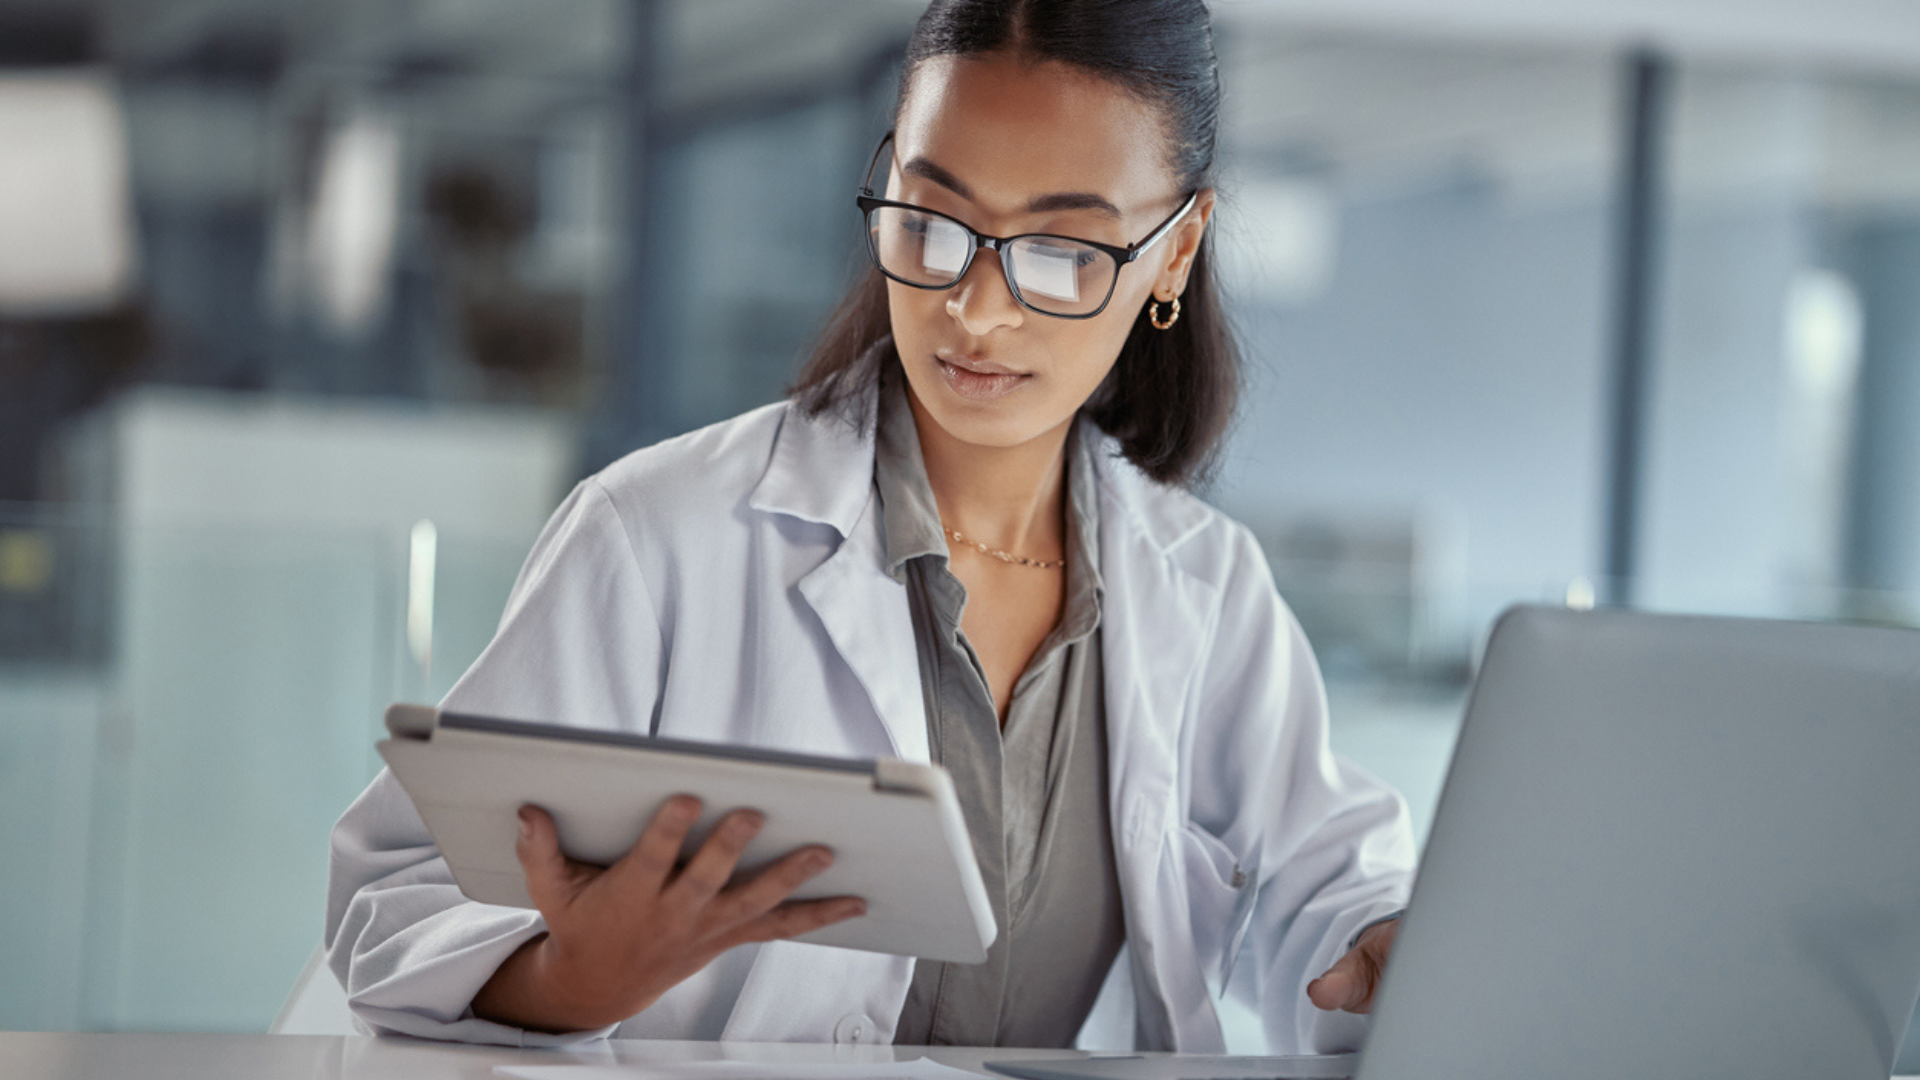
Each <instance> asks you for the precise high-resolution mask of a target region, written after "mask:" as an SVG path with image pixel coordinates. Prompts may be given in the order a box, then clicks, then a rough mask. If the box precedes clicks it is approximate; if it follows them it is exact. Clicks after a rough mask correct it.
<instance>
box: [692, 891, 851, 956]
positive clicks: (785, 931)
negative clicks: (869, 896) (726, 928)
mask: <svg viewBox="0 0 1920 1080" xmlns="http://www.w3.org/2000/svg"><path fill="white" fill-rule="evenodd" d="M866 913H867V902H866V901H865V900H862V899H860V898H859V897H857V896H834V897H829V898H828V899H825V900H794V901H791V902H789V903H785V904H781V905H780V906H779V907H776V908H774V909H773V910H772V911H769V912H767V913H766V914H764V915H761V916H760V917H759V918H756V919H750V920H748V921H746V922H744V923H741V924H740V925H739V926H737V927H735V928H734V929H733V930H732V931H731V932H729V933H727V934H726V935H724V938H723V940H725V942H726V945H727V947H728V948H732V947H733V946H735V945H744V944H746V943H748V942H754V941H781V940H784V939H786V938H791V937H799V936H800V935H801V934H810V933H812V932H813V931H815V930H818V929H820V928H822V927H826V926H832V925H833V924H834V923H837V922H844V921H846V920H847V919H854V918H858V917H860V916H862V915H865V914H866Z"/></svg>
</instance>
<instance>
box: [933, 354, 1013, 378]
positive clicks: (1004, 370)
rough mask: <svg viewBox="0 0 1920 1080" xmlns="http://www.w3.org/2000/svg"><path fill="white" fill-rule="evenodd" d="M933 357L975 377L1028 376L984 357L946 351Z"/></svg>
mask: <svg viewBox="0 0 1920 1080" xmlns="http://www.w3.org/2000/svg"><path fill="white" fill-rule="evenodd" d="M933 355H934V359H936V360H939V361H940V362H941V363H943V364H952V365H953V366H954V367H957V368H965V369H966V370H968V371H971V372H973V373H974V374H975V375H1024V374H1026V372H1024V371H1015V370H1013V369H1012V368H1010V367H1007V366H1006V365H1004V364H996V363H993V362H991V361H989V360H987V359H986V358H984V357H975V356H960V355H957V354H955V353H950V352H945V351H941V352H936V353H934V354H933Z"/></svg>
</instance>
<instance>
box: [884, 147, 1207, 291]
mask: <svg viewBox="0 0 1920 1080" xmlns="http://www.w3.org/2000/svg"><path fill="white" fill-rule="evenodd" d="M892 141H893V132H892V131H888V132H887V133H886V134H885V135H882V136H881V137H880V145H878V146H876V147H874V148H873V160H872V161H869V162H867V175H866V179H864V180H862V181H861V183H860V194H859V195H857V196H855V197H854V202H855V203H856V204H857V205H858V206H859V207H860V219H861V222H862V224H864V225H865V226H866V234H867V256H868V257H869V258H871V259H872V260H873V266H874V269H876V270H878V271H880V273H882V274H884V275H885V276H886V277H888V278H889V279H891V280H893V281H898V282H899V283H900V284H902V285H906V286H909V287H911V288H915V289H929V290H939V289H951V288H953V287H954V286H955V285H958V284H960V281H961V279H962V278H964V277H966V276H967V271H968V270H971V269H973V257H974V255H976V254H978V253H979V251H980V249H981V248H986V249H988V250H990V251H992V252H994V253H995V254H997V255H999V256H1000V270H1001V272H1002V274H1004V275H1005V277H1006V279H1007V291H1009V292H1011V293H1012V294H1013V298H1014V299H1015V300H1017V301H1019V302H1020V306H1021V307H1023V308H1026V309H1027V310H1028V311H1031V312H1034V313H1035V314H1038V315H1045V316H1047V317H1049V318H1054V319H1091V318H1093V317H1094V316H1096V315H1098V314H1100V313H1101V312H1103V311H1105V310H1107V305H1108V304H1109V303H1111V302H1112V301H1113V291H1114V289H1116V288H1117V287H1119V284H1120V271H1121V270H1122V269H1123V268H1125V267H1126V265H1127V264H1128V263H1131V262H1134V261H1135V260H1137V259H1139V258H1140V256H1141V255H1144V254H1146V251H1147V249H1148V248H1151V247H1152V246H1153V245H1154V244H1156V243H1158V242H1159V240H1160V238H1161V237H1163V236H1165V235H1166V234H1167V233H1168V232H1169V231H1171V230H1172V229H1173V226H1174V224H1175V223H1176V222H1178V221H1179V220H1180V219H1181V218H1183V217H1185V216H1186V213H1187V211H1189V210H1191V209H1193V204H1194V203H1196V202H1198V201H1199V200H1200V191H1199V189H1197V188H1196V189H1194V191H1193V193H1192V194H1190V195H1188V196H1187V201H1186V202H1185V203H1183V204H1181V206H1180V209H1178V210H1175V211H1174V212H1173V216H1171V217H1169V218H1167V220H1165V221H1163V222H1161V223H1160V224H1159V226H1158V227H1156V228H1155V229H1154V230H1153V231H1152V232H1151V233H1148V234H1147V237H1146V239H1144V240H1141V241H1140V242H1138V243H1134V244H1128V245H1126V246H1125V247H1120V246H1116V245H1114V244H1103V243H1101V242H1100V241H1098V240H1087V239H1083V238H1081V237H1078V236H1062V235H1060V234H1059V233H1019V234H1017V235H1014V236H988V235H987V234H985V233H982V232H977V231H975V230H974V229H973V228H972V227H971V226H969V225H968V224H967V223H966V222H964V221H961V220H960V219H959V218H956V217H954V216H952V215H951V214H943V213H941V212H940V211H938V210H929V209H927V208H926V207H924V206H915V205H914V204H912V203H906V202H896V201H895V200H892V199H883V198H880V197H879V196H877V195H875V194H874V193H873V170H875V169H877V168H879V167H880V154H881V152H882V151H884V150H886V148H887V144H888V143H890V142H892ZM887 206H892V207H898V208H900V209H902V210H912V211H914V212H915V213H920V214H931V215H933V216H934V217H937V218H943V219H945V220H947V221H951V222H953V223H954V224H955V225H956V226H958V227H959V228H960V229H961V230H962V231H963V232H965V233H966V234H967V236H969V237H971V238H972V240H973V242H972V243H971V244H969V245H967V259H966V261H965V262H963V263H961V264H960V270H959V272H958V273H956V274H954V276H953V280H952V281H949V282H947V283H946V284H945V285H922V284H920V283H919V282H917V281H908V280H906V279H905V278H902V277H900V276H898V275H896V274H893V273H891V272H889V271H888V270H887V268H886V267H885V266H883V265H881V263H880V252H879V251H877V250H875V248H874V241H873V212H874V211H875V210H878V209H880V208H882V207H887ZM1034 237H1040V238H1043V239H1047V240H1066V241H1069V242H1071V243H1075V244H1085V245H1086V246H1088V247H1090V248H1094V249H1096V250H1099V251H1102V252H1105V253H1106V255H1107V256H1108V257H1109V258H1111V259H1112V260H1113V277H1112V279H1110V280H1109V281H1108V282H1107V295H1105V296H1103V297H1101V298H1100V306H1099V307H1096V308H1094V309H1093V310H1092V311H1089V312H1087V313H1086V314H1084V315H1063V314H1061V313H1059V312H1057V311H1042V310H1041V309H1039V308H1037V307H1034V306H1033V305H1032V304H1030V303H1028V302H1027V298H1026V297H1024V296H1022V295H1020V286H1019V285H1018V284H1016V281H1017V280H1018V279H1016V278H1015V277H1014V273H1013V257H1012V255H1011V254H1010V253H1009V251H1008V245H1010V244H1012V243H1013V242H1014V241H1015V240H1026V239H1031V238H1034Z"/></svg>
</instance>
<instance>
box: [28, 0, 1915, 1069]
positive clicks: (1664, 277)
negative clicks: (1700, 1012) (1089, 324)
mask: <svg viewBox="0 0 1920 1080" xmlns="http://www.w3.org/2000/svg"><path fill="white" fill-rule="evenodd" d="M921 6H922V5H921V4H920V3H919V2H918V0H540V2H537V3H535V2H528V0H339V2H334V3H328V4H311V3H299V2H295V0H169V2H168V3H165V4H154V3H144V2H138V0H61V2H32V3H23V2H22V0H0V813H4V815H5V818H6V820H7V822H8V825H9V827H8V829H7V831H6V835H5V838H4V839H0V865H4V866H5V867H6V872H5V874H4V876H3V877H0V1028H41V1029H65V1028H80V1029H95V1030H101V1029H105V1030H113V1029H139V1030H193V1031H244V1030H259V1029H261V1028H264V1027H265V1026H267V1025H268V1023H269V1022H270V1021H272V1019H273V1018H274V1016H275V1014H276V1011H277V1010H278V1009H279V1008H280V1006H281V1002H282V999H283V997H284V995H285V994H286V991H287V989H288V987H289V986H290V985H291V983H292V982H293V980H294V978H295V976H296V975H297V974H298V973H299V972H300V970H301V966H302V964H303V962H304V961H305V960H306V958H307V957H308V955H309V954H310V952H311V950H312V949H313V947H314V945H315V944H316V943H317V941H318V939H319V936H320V932H321V916H322V903H323V891H324V886H325V874H326V858H325V845H326V837H327V832H328V829H329V827H330V826H331V824H332V823H333V820H334V819H335V818H336V817H337V816H338V814H339V813H340V811H341V810H342V809H343V808H344V807H345V806H346V804H347V803H348V802H349V801H350V800H351V799H352V798H353V796H354V795H355V794H356V793H357V792H358V791H359V790H360V788H361V787H362V786H363V785H364V784H365V783H366V781H367V780H368V779H369V778H370V777H371V776H372V775H373V773H374V771H375V770H376V768H377V765H378V761H377V758H376V757H375V755H374V753H373V749H372V744H373V741H374V739H375V738H376V737H377V733H378V731H379V715H380V711H381V709H382V707H383V706H384V705H385V704H386V703H388V702H389V701H392V700H395V699H406V700H434V699H436V698H437V697H438V696H439V695H440V694H441V693H443V692H444V691H445V690H446V688H447V687H448V686H449V685H450V684H451V683H452V681H453V680H454V679H455V678H456V677H457V676H458V675H459V673H460V672H461V671H462V670H463V668H464V667H465V665H466V664H467V663H468V662H470V661H471V660H472V658H473V657H474V656H475V655H476V654H477V653H478V651H479V650H480V648H481V647H482V646H483V645H484V644H485V643H486V641H487V639H488V637H489V636H490V634H491V632H492V629H493V626H494V621H495V620H496V619H497V617H498V615H499V612H500V609H501V605H502V602H503V600H504V598H505V595H506V591H507V588H508V586H509V585H510V583H511V581H512V579H513V575H514V573H515V571H516V570H517V568H518V566H519V563H520V560H521V558H522V556H523V555H524V554H525V552H526V549H527V545H528V544H529V543H530V541H531V540H532V538H533V536H534V534H535V533H536V531H537V530H538V529H539V527H540V525H541V523H542V522H543V520H544V519H545V517H546V515H547V514H548V513H549V512H550V511H551V510H552V508H553V507H554V506H555V505H556V504H557V502H558V501H559V499H560V497H561V496H562V495H563V494H564V493H565V491H566V489H567V488H568V487H569V486H570V485H571V484H572V483H573V482H574V481H575V480H576V479H577V478H579V477H580V476H582V475H585V474H586V473H588V472H590V471H592V470H594V469H596V468H598V467H600V466H602V465H604V464H606V463H607V462H609V461H611V460H612V459H613V458H615V457H617V456H619V455H620V454H622V453H624V452H626V451H627V450H630V449H632V448H635V447H638V446H641V445H644V444H646V443H649V442H652V441H654V440H656V439H659V438H662V437H665V436H668V435H671V434H674V433H677V432H681V431H685V430H688V429H690V428H693V427H696V426H699V425H701V424H705V423H708V422H711V421H714V420H717V419H720V418H723V417H726V416H729V415H732V414H734V413H736V412H739V411H741V410H744V409H746V408H749V407H752V406H755V405H759V404H762V403H764V402H767V401H771V400H774V399H776V398H777V397H779V396H780V394H781V392H782V389H783V387H784V386H785V385H786V384H787V382H788V380H789V379H790V378H791V376H792V374H793V372H794V370H795V364H796V359H797V357H798V355H799V353H800V352H801V351H802V350H803V349H804V348H805V347H806V345H807V343H808V342H809V340H810V338H811V337H812V335H813V334H815V333H816V332H817V331H818V329H819V328H820V326H821V324H822V321H823V318H824V316H825V314H826V312H827V311H828V309H829V308H830V306H831V305H832V304H833V302H834V301H835V299H836V298H837V297H838V296H839V295H840V294H841V292H842V291H843V289H844V288H845V287H846V286H847V284H848V283H849V282H850V281H851V280H852V278H853V275H854V274H855V273H856V272H857V271H858V270H859V269H860V268H861V267H862V266H863V265H864V264H863V261H862V260H863V259H864V255H863V253H862V252H861V250H860V249H859V248H858V246H857V244H858V242H859V237H858V221H857V214H856V212H855V210H854V207H853V200H852V196H853V192H854V187H855V185H856V184H857V182H858V179H859V174H860V170H861V169H862V168H863V167H864V165H865V163H866V158H867V154H868V152H869V151H870V150H871V148H872V146H873V143H874V141H875V140H876V138H877V137H878V135H879V134H880V132H881V131H882V130H884V126H885V114H886V110H887V108H888V106H889V105H890V103H891V98H892V93H893V86H894V84H893V80H894V77H895V75H896V72H897V67H896V64H897V57H898V55H899V53H900V50H901V46H902V44H903V42H904V40H905V36H906V34H907V32H908V30H909V29H910V27H911V25H912V23H913V20H914V18H915V17H916V16H917V14H918V12H919V10H920V7H921ZM1215 7H1216V20H1217V22H1216V26H1217V38H1218V45H1219V49H1220V53H1221V60H1222V76H1223V79H1224V83H1225V89H1226V116H1225V120H1224V124H1225V127H1224V140H1223V147H1222V157H1223V162H1224V166H1225V174H1226V179H1225V184H1224V190H1223V204H1222V207H1221V209H1220V211H1219V213H1218V215H1217V217H1216V221H1217V223H1218V233H1217V239H1218V243H1219V248H1220V251H1221V255H1222V259H1223V266H1224V269H1225V274H1226V282H1227V285H1228V287H1229V288H1230V289H1231V291H1232V293H1233V296H1234V299H1235V301H1236V303H1237V305H1238V308H1237V310H1238V313H1239V327H1240V332H1241V336H1242V339H1243V341H1244V343H1245V345H1246V347H1247V355H1248V358H1249V360H1250V361H1251V371H1250V380H1251V381H1250V394H1249V397H1248V399H1247V402H1246V407H1245V409H1244V412H1243V415H1242V418H1241V420H1240V423H1239V426H1238V428H1237V430H1236V431H1235V434H1234V436H1233V440H1232V443H1231V445H1230V447H1229V452H1228V454H1227V457H1226V461H1225V465H1224V467H1223V469H1222V470H1221V473H1220V475H1219V477H1218V478H1217V480H1216V482H1215V483H1214V484H1213V485H1212V486H1211V487H1210V488H1209V489H1208V491H1207V492H1206V495H1207V496H1208V497H1209V498H1210V499H1211V500H1212V501H1214V502H1215V503H1217V504H1218V505H1220V506H1222V507H1223V508H1225V509H1226V510H1228V511H1229V512H1231V513H1233V514H1235V515H1236V516H1239V517H1240V518H1242V519H1243V520H1245V521H1247V522H1248V523H1249V524H1251V525H1252V526H1254V528H1255V529H1256V530H1257V531H1258V533H1259V535H1260V536H1261V538H1262V540H1263V542H1264V543H1265V544H1266V546H1267V551H1268V554H1269V556H1270V558H1271V560H1272V563H1273V566H1274V569H1275V573H1276V576H1277V578H1278V580H1279V581H1280V583H1281V587H1282V591H1283V593H1285V595H1286V596H1287V597H1288V598H1289V600H1290V601H1291V602H1292V603H1293V605H1294V607H1295V608H1296V610H1297V611H1298V612H1299V614H1300V616H1301V618H1302V621H1303V622H1304V623H1305V624H1306V625H1307V627H1308V629H1309V632H1310V633H1311V634H1312V636H1313V638H1314V640H1315V642H1316V645H1317V647H1318V649H1319V652H1320V655H1321V658H1322V661H1323V664H1324V666H1325V667H1326V670H1327V673H1328V677H1329V683H1330V689H1331V696H1332V699H1333V705H1334V714H1333V715H1334V719H1333V723H1334V740H1335V743H1336V745H1337V747H1338V748H1339V749H1341V750H1343V751H1344V752H1346V753H1348V754H1349V755H1351V756H1353V757H1354V758H1355V759H1357V760H1358V761H1360V762H1361V763H1362V764H1363V765H1365V766H1366V767H1368V768H1370V769H1372V770H1373V771H1375V772H1377V773H1379V774H1381V775H1383V776H1385V777H1386V778H1388V779H1389V780H1391V781H1393V782H1394V783H1395V784H1397V785H1398V786H1399V787H1400V788H1401V789H1402V790H1403V791H1404V792H1405V793H1406V794H1407V796H1408V799H1409V802H1410V804H1411V805H1412V808H1413V813H1414V818H1415V825H1416V829H1417V831H1418V832H1419V833H1420V834H1421V835H1424V832H1425V829H1426V826H1427V822H1428V821H1429V820H1430V817H1431V812H1432V808H1433V803H1434V800H1435V797H1436V796H1437V794H1438V789H1439V785H1440V782H1441V779H1442V775H1443V772H1444V768H1445V764H1446V759H1447V755H1448V752H1449V750H1450V748H1451V745H1452V742H1453V739H1454V736H1455V733H1456V731H1457V727H1458V723H1459V717H1460V710H1461V706H1462V702H1463V700H1464V694H1465V689H1466V686H1467V683H1468V680H1469V678H1470V677H1471V673H1472V670H1473V663H1474V658H1475V650H1476V647H1477V645H1478V642H1479V641H1480V639H1481V637H1482V635H1483V634H1484V632H1485V630H1486V628H1487V626H1488V624H1489V622H1490V620H1491V619H1492V617H1493V616H1494V615H1495V614H1496V613H1497V612H1498V611H1499V610H1500V609H1501V608H1502V607H1503V606H1505V605H1506V604H1509V603H1512V602H1515V601H1533V602H1542V601H1544V602H1552V603H1568V604H1573V605H1576V606H1586V605H1592V604H1596V603H1599V604H1605V603H1623V604H1633V605H1638V606H1645V607H1654V608H1662V609H1672V610H1690V611H1703V612H1724V613H1740V614H1771V615H1790V616H1800V617H1813V618H1842V619H1865V620H1873V621H1880V622H1891V623H1905V624H1912V623H1914V622H1916V621H1920V424H1916V423H1915V420H1916V418H1920V9H1916V8H1914V7H1912V6H1911V5H1908V4H1904V3H1899V2H1896V0H1824V2H1822V3H1819V4H1816V3H1814V2H1813V0H1766V2H1764V3H1762V2H1755V0H1744V2H1743V0H1687V2H1680V0H1672V2H1668V3H1657V4H1656V3H1639V2H1634V3H1618V2H1603V0H1565V2H1562V3H1558V4H1528V3H1521V2H1519V0H1458V2H1456V3H1453V4H1450V5H1446V6H1445V7H1444V8H1442V7H1440V6H1436V5H1431V4H1421V3H1417V2H1415V0H1226V2H1222V3H1218V4H1216V5H1215ZM1237 1030H1244V1029H1237ZM1906 1060H1907V1061H1908V1062H1909V1063H1912V1064H1915V1065H1920V1055H1916V1054H1915V1052H1914V1050H1913V1049H1912V1048H1910V1049H1909V1051H1908V1055H1907V1059H1906Z"/></svg>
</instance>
